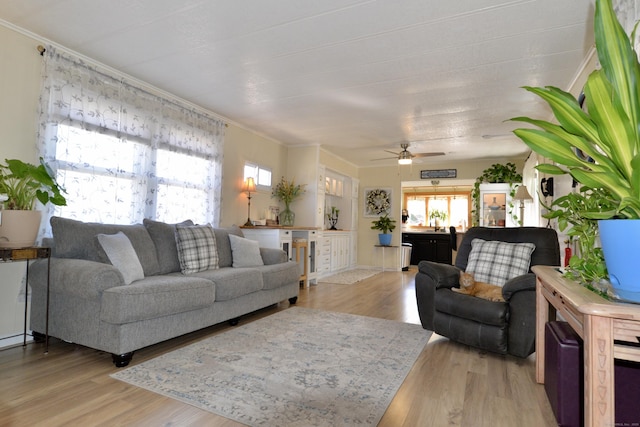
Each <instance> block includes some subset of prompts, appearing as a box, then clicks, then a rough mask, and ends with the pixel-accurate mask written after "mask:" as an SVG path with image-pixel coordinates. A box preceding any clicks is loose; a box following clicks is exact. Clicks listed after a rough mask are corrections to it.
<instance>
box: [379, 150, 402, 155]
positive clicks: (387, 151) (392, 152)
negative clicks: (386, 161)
mask: <svg viewBox="0 0 640 427" xmlns="http://www.w3.org/2000/svg"><path fill="white" fill-rule="evenodd" d="M382 151H384V152H385V153H391V154H395V155H396V156H399V155H400V153H396V152H394V151H389V150H382Z"/></svg>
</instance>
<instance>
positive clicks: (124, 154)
mask: <svg viewBox="0 0 640 427" xmlns="http://www.w3.org/2000/svg"><path fill="white" fill-rule="evenodd" d="M46 55H47V56H46V65H45V66H46V72H45V73H44V80H45V81H44V85H43V87H44V91H43V93H42V96H41V108H40V110H41V111H40V121H41V126H40V134H39V150H40V155H42V156H43V157H44V158H45V160H46V161H47V162H48V163H49V164H50V165H51V166H52V167H53V168H54V169H55V170H56V174H57V179H58V181H59V182H60V183H61V184H62V186H63V187H64V188H65V189H66V190H67V195H66V196H67V203H68V206H63V207H55V208H52V209H50V211H49V212H48V214H49V215H59V216H63V217H66V218H73V219H78V220H82V221H95V222H105V223H117V224H131V223H140V222H142V219H144V218H152V219H156V220H159V221H166V222H179V221H183V220H185V219H191V220H193V221H194V222H196V223H207V222H209V223H212V224H214V225H217V223H218V220H219V206H220V203H219V202H220V188H221V176H222V175H221V169H222V164H221V159H222V149H223V141H224V123H222V122H221V121H219V120H217V119H213V118H211V117H209V116H208V115H207V114H206V113H205V112H202V111H198V110H196V109H194V108H189V107H184V106H182V105H181V104H180V103H179V101H178V100H172V99H166V98H163V97H159V96H157V95H154V94H152V93H150V92H148V91H146V90H144V89H141V88H139V87H136V86H134V85H132V84H129V83H127V82H125V81H124V78H123V77H121V76H110V75H107V73H106V72H105V71H103V70H102V69H101V68H100V69H99V68H98V66H93V65H88V64H87V63H86V62H82V61H79V60H77V59H74V58H73V57H71V56H70V55H67V54H60V53H57V52H56V49H55V48H51V49H50V48H49V47H47V50H46ZM46 222H47V223H48V221H46ZM45 233H46V231H45Z"/></svg>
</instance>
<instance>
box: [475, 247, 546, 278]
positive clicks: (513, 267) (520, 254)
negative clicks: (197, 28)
mask: <svg viewBox="0 0 640 427" xmlns="http://www.w3.org/2000/svg"><path fill="white" fill-rule="evenodd" d="M535 248H536V245H534V244H533V243H507V242H499V241H486V240H482V239H473V240H472V241H471V252H470V253H469V260H468V263H467V270H466V271H467V273H473V277H474V279H475V280H476V281H478V282H485V283H491V284H492V285H498V286H502V285H504V284H505V283H506V282H507V280H509V279H513V278H514V277H517V276H521V275H523V274H526V273H528V272H529V264H531V254H532V253H533V251H534V250H535Z"/></svg>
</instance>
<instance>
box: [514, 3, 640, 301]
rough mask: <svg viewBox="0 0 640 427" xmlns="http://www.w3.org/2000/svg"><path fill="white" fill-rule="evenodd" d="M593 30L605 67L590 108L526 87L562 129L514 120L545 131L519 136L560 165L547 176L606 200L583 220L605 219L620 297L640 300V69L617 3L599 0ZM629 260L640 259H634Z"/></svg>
mask: <svg viewBox="0 0 640 427" xmlns="http://www.w3.org/2000/svg"><path fill="white" fill-rule="evenodd" d="M594 25H595V39H596V50H597V52H598V58H599V60H600V64H601V65H602V69H600V70H596V71H594V72H592V73H591V74H590V75H589V77H588V79H587V82H586V84H585V87H584V93H585V97H586V106H587V111H586V112H585V111H584V110H583V109H582V108H581V106H580V104H579V103H578V101H577V100H576V98H575V97H574V96H572V95H571V94H569V93H567V92H564V91H562V90H560V89H558V88H555V87H551V86H548V87H544V88H535V87H525V89H526V90H528V91H530V92H532V93H534V94H536V95H538V96H540V97H541V98H542V99H543V100H545V101H546V102H547V103H548V104H549V106H550V107H551V110H552V111H553V113H554V116H555V118H556V120H557V122H558V124H555V123H550V122H547V121H544V120H536V119H531V118H528V117H516V118H514V119H513V120H516V121H521V122H526V123H529V124H532V125H534V126H536V127H537V128H538V129H517V130H515V131H514V133H515V134H516V135H517V136H518V137H519V138H520V139H522V140H523V141H524V142H525V143H526V144H527V145H528V146H529V147H530V148H531V149H532V150H533V151H535V152H537V153H539V154H540V155H542V156H544V157H546V158H548V159H550V160H552V161H553V162H555V163H556V164H555V165H552V164H541V165H539V166H538V167H537V168H538V169H539V170H540V171H542V172H544V173H548V174H562V173H569V174H571V176H572V177H573V178H574V179H575V180H576V181H577V182H579V183H580V184H582V185H583V186H584V187H585V189H597V190H599V191H601V192H602V193H601V195H600V196H599V197H601V198H602V199H603V200H606V201H607V203H606V204H604V206H606V209H603V208H602V206H597V207H587V208H586V209H585V210H584V211H582V212H580V215H581V216H583V217H584V218H587V219H591V220H598V226H599V230H600V237H601V240H602V249H603V251H604V257H605V261H606V265H607V269H608V273H609V280H610V282H611V283H612V285H613V288H614V290H615V292H616V293H617V294H618V295H619V296H620V297H622V298H625V299H629V300H633V301H639V302H640V287H639V286H640V282H639V281H638V280H637V279H636V277H637V269H636V268H635V264H636V262H637V258H638V255H640V221H639V220H638V219H639V218H640V64H639V63H638V57H637V55H636V52H635V51H634V49H633V47H632V44H631V42H630V40H629V37H628V36H627V34H626V33H625V31H624V29H623V28H622V26H621V25H620V23H619V22H618V19H617V17H616V15H615V12H614V10H613V6H612V3H611V0H596V8H595V19H594ZM634 33H635V31H634ZM622 219H629V220H633V221H622ZM636 224H637V227H638V228H634V227H636ZM615 229H621V230H622V232H623V233H624V234H623V236H622V237H621V238H620V237H611V235H610V234H609V233H610V232H611V231H612V230H615ZM624 255H631V256H632V257H633V258H632V260H631V261H629V260H628V259H627V258H625V257H624Z"/></svg>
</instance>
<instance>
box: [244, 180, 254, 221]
mask: <svg viewBox="0 0 640 427" xmlns="http://www.w3.org/2000/svg"><path fill="white" fill-rule="evenodd" d="M242 192H243V193H247V200H248V204H249V206H248V208H247V222H246V223H245V224H244V226H245V227H251V226H253V223H252V222H251V193H255V192H256V182H255V180H254V179H253V177H251V176H250V177H249V178H247V179H246V180H245V181H244V187H243V188H242Z"/></svg>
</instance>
